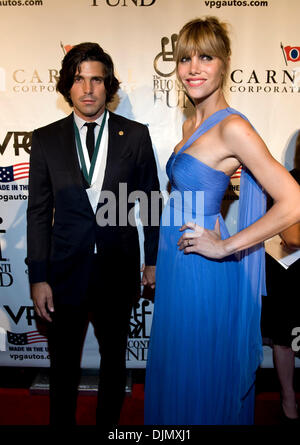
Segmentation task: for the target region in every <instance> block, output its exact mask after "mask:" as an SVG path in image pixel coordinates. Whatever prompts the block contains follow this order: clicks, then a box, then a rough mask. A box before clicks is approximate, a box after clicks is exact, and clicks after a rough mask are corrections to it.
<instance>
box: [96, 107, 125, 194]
mask: <svg viewBox="0 0 300 445" xmlns="http://www.w3.org/2000/svg"><path fill="white" fill-rule="evenodd" d="M124 137H126V135H125V131H124V129H123V128H121V127H120V124H119V121H118V118H117V115H115V114H114V113H111V112H110V113H109V120H108V148H107V159H106V169H105V175H104V180H103V186H102V190H113V189H115V188H116V187H117V186H118V181H117V180H116V177H115V172H116V170H117V168H116V167H117V165H118V163H119V162H120V155H121V153H122V147H123V140H122V139H123V138H124Z"/></svg>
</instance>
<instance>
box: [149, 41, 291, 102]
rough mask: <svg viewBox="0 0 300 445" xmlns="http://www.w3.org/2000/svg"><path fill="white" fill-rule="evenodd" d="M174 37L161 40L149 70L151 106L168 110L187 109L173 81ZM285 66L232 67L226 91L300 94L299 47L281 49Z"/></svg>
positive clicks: (185, 99) (177, 82)
mask: <svg viewBox="0 0 300 445" xmlns="http://www.w3.org/2000/svg"><path fill="white" fill-rule="evenodd" d="M177 38H178V35H177V34H172V35H171V36H170V37H168V36H164V37H162V38H161V50H160V51H159V53H158V54H157V55H156V56H155V58H154V61H153V67H154V70H155V74H153V95H154V103H157V102H163V103H165V104H166V105H167V106H168V107H169V108H175V107H180V108H187V105H188V101H189V99H188V97H187V96H186V94H185V92H184V89H183V86H182V85H181V83H180V82H179V81H178V80H177V79H176V78H175V46H176V41H177ZM281 50H282V53H283V56H284V62H285V67H279V68H278V67H276V68H273V67H266V68H261V67H259V68H258V67H250V68H248V67H247V68H244V67H238V68H234V69H233V70H232V71H231V72H230V74H229V79H228V88H229V90H230V92H232V93H250V94H251V93H256V94H260V93H280V94H293V93H300V64H299V66H295V65H294V63H295V62H300V47H299V46H290V45H287V46H283V44H282V43H281Z"/></svg>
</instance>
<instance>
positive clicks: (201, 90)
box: [177, 53, 225, 101]
mask: <svg viewBox="0 0 300 445" xmlns="http://www.w3.org/2000/svg"><path fill="white" fill-rule="evenodd" d="M224 71H225V70H224V63H223V61H222V60H221V59H219V57H214V56H207V55H205V54H199V53H196V54H194V55H193V56H187V57H183V58H182V59H181V60H180V62H179V63H178V67H177V73H178V77H179V79H180V80H181V82H182V83H183V85H184V86H185V88H186V91H187V94H188V95H189V96H190V97H191V98H192V99H194V100H195V101H197V99H199V100H201V99H206V98H207V97H209V96H210V95H212V94H213V93H215V92H216V91H217V90H221V88H222V83H223V76H224Z"/></svg>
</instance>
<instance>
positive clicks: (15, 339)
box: [7, 331, 48, 346]
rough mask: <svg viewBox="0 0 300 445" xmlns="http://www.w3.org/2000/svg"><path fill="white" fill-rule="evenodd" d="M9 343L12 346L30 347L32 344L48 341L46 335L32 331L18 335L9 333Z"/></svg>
mask: <svg viewBox="0 0 300 445" xmlns="http://www.w3.org/2000/svg"><path fill="white" fill-rule="evenodd" d="M7 341H8V343H10V344H11V345H16V346H21V345H30V344H32V343H41V342H47V341H48V339H47V337H45V336H44V335H42V334H40V333H39V331H30V332H24V333H18V334H16V333H15V332H9V331H7Z"/></svg>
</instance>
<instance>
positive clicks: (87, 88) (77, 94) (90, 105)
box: [70, 60, 106, 121]
mask: <svg viewBox="0 0 300 445" xmlns="http://www.w3.org/2000/svg"><path fill="white" fill-rule="evenodd" d="M104 78H105V67H104V65H103V63H101V62H96V61H94V60H88V61H86V62H82V63H81V64H80V72H79V71H78V69H77V71H76V73H75V76H74V83H73V85H72V88H71V89H70V97H71V100H72V102H73V107H74V111H75V113H76V114H77V115H78V116H79V117H81V118H82V119H84V120H86V121H94V120H96V119H97V118H98V117H99V116H101V114H102V113H103V111H104V110H105V101H106V90H105V86H104Z"/></svg>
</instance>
